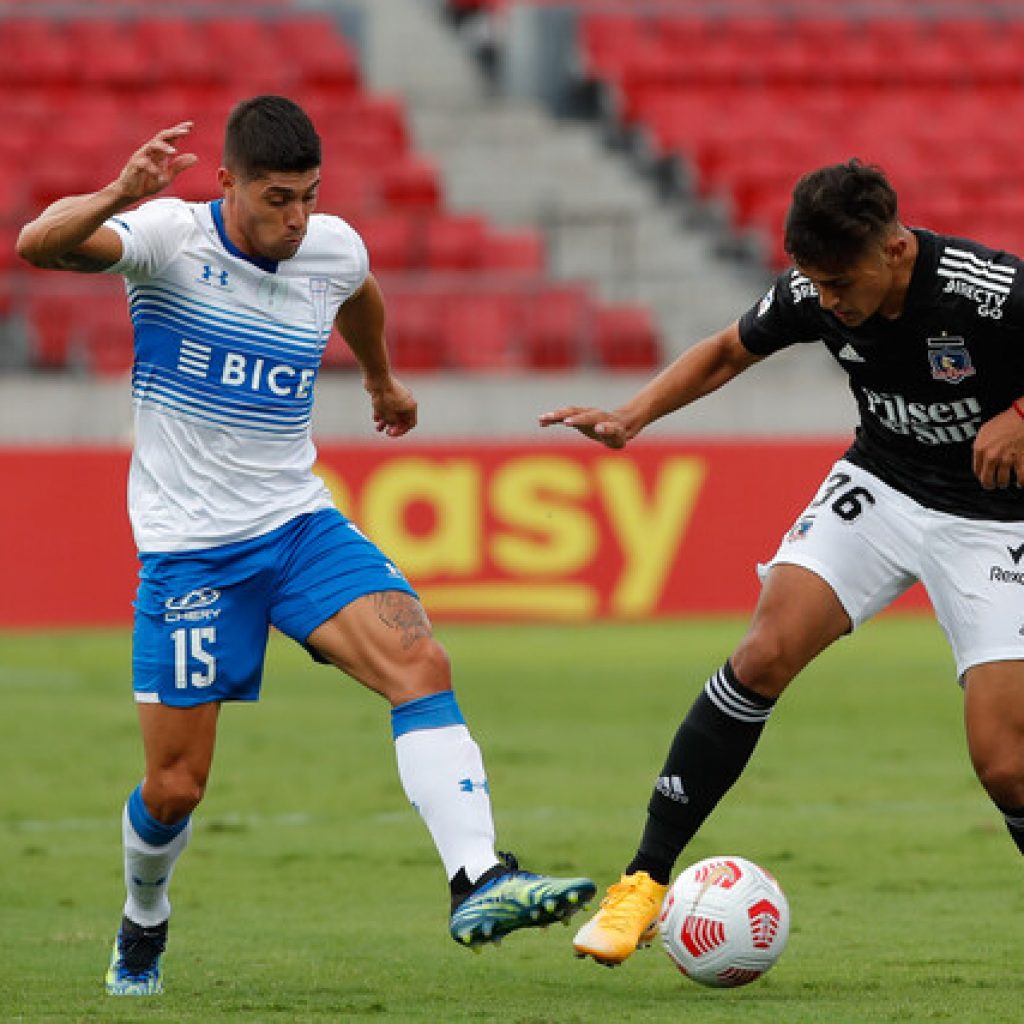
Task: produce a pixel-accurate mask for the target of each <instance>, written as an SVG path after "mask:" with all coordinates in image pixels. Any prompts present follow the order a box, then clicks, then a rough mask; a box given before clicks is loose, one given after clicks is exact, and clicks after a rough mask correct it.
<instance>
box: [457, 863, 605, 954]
mask: <svg viewBox="0 0 1024 1024" xmlns="http://www.w3.org/2000/svg"><path fill="white" fill-rule="evenodd" d="M498 856H499V857H500V858H501V861H502V863H500V864H498V865H496V866H495V867H493V868H491V870H490V871H488V872H486V874H484V875H483V876H482V877H481V878H480V879H479V880H478V882H477V884H476V888H475V889H473V891H472V892H470V893H468V894H467V895H466V896H464V897H462V898H461V899H460V900H458V901H455V902H454V905H453V907H452V918H451V928H450V931H451V936H452V938H453V939H454V940H455V941H456V942H458V943H460V944H461V945H463V946H468V947H469V948H470V949H473V950H479V948H480V947H481V946H483V945H485V944H486V943H489V942H495V943H496V942H500V941H501V939H503V938H504V937H505V936H506V935H508V934H509V933H510V932H514V931H517V930H518V929H520V928H536V927H544V926H546V925H549V924H551V923H552V922H554V921H564V922H568V920H569V918H570V917H571V916H572V915H573V914H575V913H576V911H578V910H582V909H583V908H584V906H585V905H586V903H587V901H588V900H590V899H593V896H594V893H595V892H596V891H597V886H596V885H594V883H593V882H592V881H591V880H590V879H589V878H549V877H548V876H547V875H535V874H533V873H532V872H530V871H521V870H520V869H519V864H518V863H517V861H516V859H515V857H513V856H512V854H510V853H499V854H498Z"/></svg>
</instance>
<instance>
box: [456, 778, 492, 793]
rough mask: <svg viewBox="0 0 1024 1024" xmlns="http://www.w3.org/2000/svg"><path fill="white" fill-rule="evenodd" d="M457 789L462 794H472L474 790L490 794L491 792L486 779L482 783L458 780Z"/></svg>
mask: <svg viewBox="0 0 1024 1024" xmlns="http://www.w3.org/2000/svg"><path fill="white" fill-rule="evenodd" d="M459 789H461V790H462V792H463V793H472V792H473V790H474V789H482V790H483V791H484V792H485V793H490V791H491V787H490V786H489V785H488V783H487V780H486V779H484V781H483V782H474V781H473V780H472V779H459Z"/></svg>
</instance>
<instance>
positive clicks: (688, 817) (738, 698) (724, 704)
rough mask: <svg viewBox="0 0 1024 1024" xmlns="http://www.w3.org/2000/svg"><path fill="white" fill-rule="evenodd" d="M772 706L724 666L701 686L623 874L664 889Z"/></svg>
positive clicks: (741, 764) (742, 762) (754, 742)
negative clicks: (641, 876) (639, 874)
mask: <svg viewBox="0 0 1024 1024" xmlns="http://www.w3.org/2000/svg"><path fill="white" fill-rule="evenodd" d="M774 706H775V700H774V699H773V698H770V697H762V696H761V695H760V694H759V693H755V692H754V691H753V690H750V689H748V688H747V687H746V686H744V685H743V684H742V683H741V682H740V681H739V679H737V678H736V673H735V672H733V670H732V666H731V665H730V664H729V662H726V663H725V665H724V666H722V668H721V669H720V670H719V671H718V672H716V673H715V674H714V675H713V676H712V677H711V678H710V679H709V680H708V681H707V683H706V684H705V686H704V689H703V690H702V691H701V693H700V696H699V697H698V698H697V699H696V700H695V701H694V702H693V706H692V707H691V708H690V711H689V713H688V714H687V716H686V718H685V719H684V720H683V723H682V725H680V726H679V730H678V732H677V733H676V735H675V739H673V741H672V746H671V747H670V748H669V752H668V758H667V760H666V761H665V767H664V768H662V770H661V776H660V777H659V779H658V782H657V785H656V786H655V789H654V793H653V794H652V795H651V800H650V803H649V804H648V805H647V825H646V827H645V828H644V834H643V838H642V839H641V841H640V848H639V850H638V851H637V855H636V857H634V858H633V861H632V862H631V863H630V865H629V867H627V868H626V873H627V874H632V873H633V872H634V871H646V872H647V873H648V874H649V875H650V876H651V878H653V879H654V880H655V881H657V882H661V883H662V884H663V885H667V884H668V882H669V880H670V878H671V875H672V868H673V867H674V865H675V862H676V859H677V858H678V857H679V854H680V852H681V851H682V849H683V847H684V846H686V844H687V843H688V842H689V841H690V840H691V839H692V838H693V836H694V834H695V833H696V831H697V829H699V828H700V826H701V824H703V822H704V819H705V818H706V817H707V816H708V815H709V814H710V813H711V812H712V810H714V808H715V805H716V804H717V803H718V801H719V800H721V798H722V797H723V796H724V795H725V794H726V792H728V790H729V788H730V787H731V786H732V784H733V783H734V782H735V781H736V780H737V779H738V778H739V777H740V774H741V773H742V771H743V769H744V768H745V767H746V764H747V762H748V761H749V760H750V755H751V754H753V752H754V747H755V746H756V745H757V741H758V739H759V738H760V736H761V731H762V730H763V729H764V724H765V722H766V721H767V720H768V716H769V715H770V714H771V711H772V708H773V707H774Z"/></svg>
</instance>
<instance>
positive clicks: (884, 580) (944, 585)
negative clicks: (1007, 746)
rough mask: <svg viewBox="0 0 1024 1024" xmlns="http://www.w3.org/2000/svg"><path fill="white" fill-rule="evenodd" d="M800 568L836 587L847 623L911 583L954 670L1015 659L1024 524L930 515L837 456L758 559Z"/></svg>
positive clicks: (1023, 586)
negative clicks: (768, 554) (918, 586)
mask: <svg viewBox="0 0 1024 1024" xmlns="http://www.w3.org/2000/svg"><path fill="white" fill-rule="evenodd" d="M779 564H790V565H800V566H803V567H804V568H806V569H809V570H810V571H811V572H813V573H815V574H816V575H818V576H820V577H821V578H822V579H823V580H824V581H825V582H826V583H828V585H829V586H830V587H831V588H832V589H833V590H834V591H835V593H836V595H837V596H838V598H839V601H840V603H841V604H842V605H843V608H845V609H846V612H847V614H848V615H849V616H850V619H851V621H852V622H853V626H854V628H855V629H856V627H857V626H859V625H860V624H861V623H863V622H866V621H867V620H868V619H870V618H871V616H872V615H874V614H876V613H877V612H879V611H881V610H882V609H883V608H885V607H887V606H888V605H889V604H891V603H892V602H893V601H894V600H896V598H897V597H899V596H900V594H902V593H903V592H904V591H905V590H906V589H907V588H908V587H910V586H911V585H912V584H913V583H915V582H916V581H917V580H920V581H921V583H922V584H923V585H924V588H925V590H926V591H927V592H928V597H929V598H930V599H931V602H932V605H933V607H934V608H935V615H936V618H937V619H938V621H939V624H940V625H941V626H942V628H943V630H944V631H945V633H946V636H947V638H948V639H949V643H950V646H951V647H952V649H953V656H954V658H955V660H956V669H957V675H958V676H959V677H962V675H963V673H964V672H965V671H966V670H967V669H969V668H970V667H971V666H972V665H980V664H983V663H985V662H990V661H1011V660H1024V522H1013V523H1002V522H993V521H989V520H979V519H964V518H962V517H960V516H953V515H949V514H947V513H945V512H936V511H933V510H932V509H928V508H925V507H923V506H922V505H919V504H918V503H917V502H916V501H914V500H913V499H912V498H909V497H907V495H905V494H902V493H901V492H900V491H896V490H894V489H893V488H892V487H889V486H888V484H885V483H883V482H882V481H881V480H879V479H878V477H876V476H874V475H873V474H871V473H868V472H867V471H865V470H863V469H860V468H858V467H857V466H854V465H852V464H851V463H849V462H847V461H846V460H845V459H840V460H839V461H838V462H837V463H836V464H835V465H834V466H833V467H832V471H831V472H830V473H829V475H828V476H827V477H826V479H825V482H824V483H823V484H822V486H821V488H820V489H819V491H818V493H817V495H816V496H815V498H814V500H813V501H812V502H811V503H810V505H808V506H807V508H806V509H804V511H803V512H802V513H801V515H800V516H799V517H798V518H797V520H796V522H795V523H794V525H793V527H792V528H791V529H790V530H789V532H788V533H787V534H786V536H785V537H784V538H783V539H782V543H781V544H780V545H779V549H778V551H777V552H776V554H775V557H774V558H773V559H772V560H771V562H769V563H768V565H767V566H759V567H758V571H759V573H760V575H761V577H762V579H763V578H764V575H765V574H766V573H767V570H768V568H770V567H771V566H772V565H779Z"/></svg>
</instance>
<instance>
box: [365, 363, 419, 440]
mask: <svg viewBox="0 0 1024 1024" xmlns="http://www.w3.org/2000/svg"><path fill="white" fill-rule="evenodd" d="M366 390H367V391H368V392H369V394H370V401H371V402H372V403H373V423H374V426H375V427H376V428H377V430H378V431H379V432H380V433H384V434H387V435H388V437H401V436H402V435H403V434H408V433H409V431H410V430H412V429H413V427H415V426H416V415H417V412H416V410H417V406H416V399H415V398H414V397H413V393H412V392H411V391H410V390H409V389H408V388H407V387H406V386H405V385H404V384H403V383H401V381H397V380H395V378H394V377H391V378H389V380H388V381H387V383H385V384H382V385H379V386H370V385H368V386H367V388H366Z"/></svg>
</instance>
